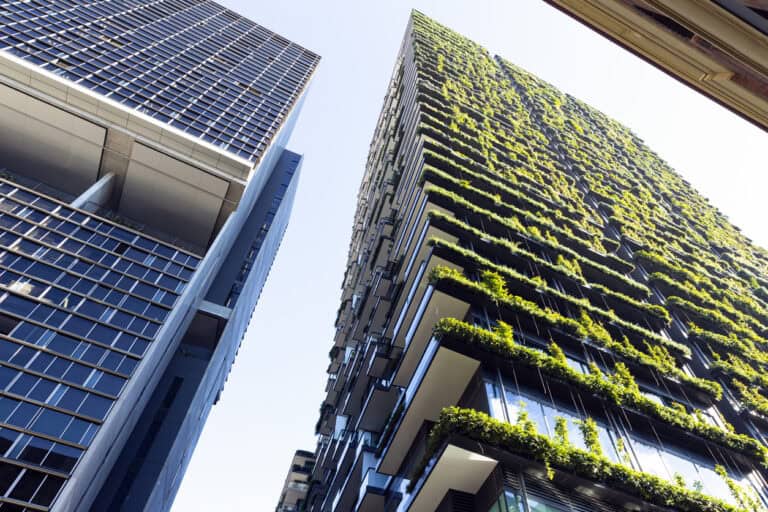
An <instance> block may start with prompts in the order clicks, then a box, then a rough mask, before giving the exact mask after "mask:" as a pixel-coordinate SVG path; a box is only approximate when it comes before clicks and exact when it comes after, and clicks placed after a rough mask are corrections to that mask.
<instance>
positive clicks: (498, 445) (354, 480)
mask: <svg viewBox="0 0 768 512" xmlns="http://www.w3.org/2000/svg"><path fill="white" fill-rule="evenodd" d="M767 270H768V254H766V252H765V251H764V250H763V249H761V248H758V247H756V246H754V245H753V244H752V243H751V242H750V241H749V240H748V239H747V238H746V237H745V236H743V235H742V234H741V233H740V232H739V231H738V229H737V228H735V227H734V226H732V225H731V224H729V223H728V221H727V220H726V219H725V218H724V217H723V216H722V215H721V214H720V213H719V212H718V211H717V210H716V209H715V208H714V207H712V206H711V205H710V204H709V203H707V201H706V200H705V199H703V198H702V197H701V196H700V195H698V194H697V193H696V191H695V190H693V188H692V187H691V186H690V185H689V184H688V183H687V182H685V181H684V180H683V179H682V178H681V177H680V176H679V175H678V174H676V173H675V172H674V171H673V170H671V169H670V168H669V167H668V166H667V164H665V163H664V161H662V160H661V159H660V158H659V157H658V156H657V155H655V154H654V153H653V152H651V150H649V149H648V148H647V147H646V146H645V145H644V144H643V142H642V141H641V140H639V139H638V138H637V137H636V136H635V135H634V134H632V132H630V131H629V130H628V129H626V128H625V127H623V126H621V125H620V124H618V123H617V122H615V121H613V120H611V119H609V118H607V117H606V116H604V115H603V114H601V113H600V112H598V111H596V110H595V109H593V108H591V107H589V106H588V105H585V104H584V103H582V102H580V101H578V100H576V99H575V98H573V97H571V96H568V95H567V94H564V93H562V92H560V91H558V90H557V89H555V88H553V87H552V86H550V85H548V84H547V83H545V82H543V81H541V80H540V79H538V78H536V77H535V76H532V75H531V74H529V73H527V72H525V71H523V70H521V69H519V68H517V67H516V66H514V65H512V64H511V63H509V62H507V61H506V60H504V59H502V58H500V57H492V56H491V55H490V54H489V53H488V52H487V51H486V50H485V49H483V48H482V47H480V46H478V45H477V44H475V43H473V42H472V41H470V40H468V39H466V38H464V37H462V36H460V35H459V34H457V33H455V32H452V31H451V30H449V29H447V28H445V27H443V26H441V25H439V24H437V23H435V22H434V21H432V20H430V19H428V18H427V17H425V16H423V15H421V14H419V13H414V14H413V16H412V18H411V20H410V23H409V26H408V28H407V31H406V35H405V40H404V42H403V45H402V48H401V51H400V54H399V57H398V59H397V63H396V66H395V70H394V75H393V78H392V81H391V83H390V87H389V90H388V93H387V95H386V99H385V104H384V108H383V110H382V113H381V116H380V118H379V122H378V126H377V128H376V131H375V135H374V138H373V143H372V145H371V152H370V155H369V159H368V163H367V168H366V172H365V175H364V178H363V182H362V185H361V188H360V193H359V198H358V207H357V212H356V216H355V222H354V233H353V236H352V241H351V244H350V250H349V258H348V265H347V270H346V273H345V276H344V282H343V293H342V301H341V306H340V308H339V311H338V316H337V320H336V327H337V332H336V337H335V340H334V343H333V347H332V348H331V351H330V360H331V361H330V366H329V368H328V373H329V379H328V384H327V397H326V398H325V400H324V402H323V403H322V406H321V411H320V418H319V421H318V422H317V426H316V428H317V433H318V436H319V443H318V446H317V449H316V453H315V456H316V459H317V460H316V463H315V467H314V473H313V486H312V489H311V490H310V493H309V496H308V498H307V503H308V506H307V510H310V511H312V512H331V511H332V512H352V511H355V512H373V511H382V510H383V511H387V512H389V511H395V510H396V511H402V512H404V511H410V512H434V511H441V512H447V511H480V512H488V511H495V512H500V511H505V512H506V511H515V512H545V511H546V512H559V511H563V512H565V511H587V510H599V511H618V510H646V511H670V510H676V511H688V512H694V511H704V510H706V511H712V512H714V511H718V512H726V511H735V510H737V509H744V510H764V508H763V507H764V503H765V497H766V491H767V490H768V488H766V485H765V471H766V469H765V468H766V466H765V464H766V462H767V461H768V449H766V445H765V441H766V437H765V435H766V432H768V420H767V418H768V393H766V388H765V386H766V385H767V384H768V382H767V381H766V380H765V378H764V373H765V365H766V364H767V363H768V357H767V356H766V351H765V348H766V344H767V343H768V338H767V337H768V327H767V326H768V272H767Z"/></svg>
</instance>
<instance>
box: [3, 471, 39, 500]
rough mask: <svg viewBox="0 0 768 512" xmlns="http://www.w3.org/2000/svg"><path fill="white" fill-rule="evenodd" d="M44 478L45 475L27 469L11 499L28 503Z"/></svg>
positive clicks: (14, 488)
mask: <svg viewBox="0 0 768 512" xmlns="http://www.w3.org/2000/svg"><path fill="white" fill-rule="evenodd" d="M44 477H45V476H44V475H43V473H39V472H37V471H33V470H31V469H27V470H26V471H25V472H24V474H23V475H22V476H21V478H20V479H19V481H18V482H16V485H15V486H14V487H13V491H11V494H10V496H11V498H15V499H17V500H21V501H28V500H29V499H30V498H32V496H33V495H34V494H35V492H36V491H37V488H38V487H39V486H40V484H41V483H42V482H43V478H44Z"/></svg>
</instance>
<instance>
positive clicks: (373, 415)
mask: <svg viewBox="0 0 768 512" xmlns="http://www.w3.org/2000/svg"><path fill="white" fill-rule="evenodd" d="M399 397H400V389H399V388H393V387H392V386H390V385H388V384H387V383H386V382H384V381H382V380H380V379H377V380H375V381H374V382H373V385H372V386H371V390H370V392H369V393H368V397H367V398H366V399H365V402H364V403H363V408H362V412H361V413H360V419H359V420H358V422H357V426H356V429H357V430H367V431H369V432H381V431H382V429H383V428H384V424H385V423H386V421H387V418H388V417H389V414H390V412H391V411H392V410H393V409H394V408H395V404H396V403H397V399H398V398H399Z"/></svg>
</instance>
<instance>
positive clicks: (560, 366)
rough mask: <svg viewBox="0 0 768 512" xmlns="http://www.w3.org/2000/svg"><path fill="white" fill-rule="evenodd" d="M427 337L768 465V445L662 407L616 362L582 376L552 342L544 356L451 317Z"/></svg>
mask: <svg viewBox="0 0 768 512" xmlns="http://www.w3.org/2000/svg"><path fill="white" fill-rule="evenodd" d="M433 335H434V336H435V337H436V338H438V339H452V340H456V341H461V342H465V343H468V344H470V345H473V346H476V347H479V348H481V349H483V350H487V351H489V352H491V353H493V354H494V355H496V356H497V357H501V358H503V359H506V360H510V361H514V362H515V364H519V365H522V366H528V367H530V368H534V369H536V370H538V371H539V372H541V374H543V375H546V376H548V377H550V378H553V379H557V380H561V381H563V382H566V383H568V384H569V385H570V386H571V387H572V389H574V390H577V391H581V392H583V393H587V394H593V395H597V396H600V397H603V398H604V399H606V401H607V402H608V403H612V404H614V405H615V406H617V407H624V408H629V409H634V410H636V411H638V412H640V413H641V414H644V415H647V416H649V417H651V418H653V419H655V420H656V421H661V422H664V423H667V424H669V425H672V426H674V427H677V428H680V429H682V430H685V431H688V432H692V433H693V434H695V435H697V436H699V437H701V438H702V439H706V440H709V441H712V442H714V443H716V444H719V445H721V446H724V447H726V448H729V449H732V450H735V451H737V452H740V453H743V454H745V455H747V456H749V457H751V458H752V459H754V460H756V461H758V462H760V463H762V464H766V463H768V448H766V447H765V446H763V445H762V444H761V443H760V442H759V441H757V440H755V439H754V438H752V437H750V436H746V435H743V434H736V433H734V432H732V431H729V430H723V429H721V428H719V427H716V426H714V425H711V424H709V423H707V422H705V421H703V419H701V418H699V417H697V416H696V415H693V414H689V413H688V412H687V411H686V410H685V408H683V407H681V406H680V405H679V404H678V405H677V406H674V407H667V406H664V405H661V404H658V403H657V402H655V401H653V400H651V399H649V398H648V397H646V396H645V395H643V394H642V393H641V392H640V391H639V389H638V388H637V384H636V383H635V380H634V377H632V375H631V373H629V371H628V369H627V368H626V367H625V366H624V365H622V364H621V363H618V364H617V365H616V368H615V372H614V373H613V374H611V375H610V376H606V375H605V374H603V372H602V371H600V369H599V368H597V367H596V366H595V365H594V363H593V364H592V365H591V371H590V373H588V374H586V375H585V374H582V373H580V372H578V371H576V370H574V369H573V368H571V367H570V366H569V365H568V363H567V361H566V360H565V357H564V355H563V354H562V350H560V348H559V347H557V345H556V344H550V349H549V350H550V354H551V355H548V354H545V353H544V352H542V351H540V350H536V349H533V348H529V347H526V346H524V345H519V344H515V343H512V342H511V341H510V340H508V339H504V338H501V337H500V336H498V335H497V334H496V333H494V332H492V331H488V330H486V329H481V328H479V327H475V326H473V325H470V324H467V323H465V322H462V321H460V320H456V319H453V318H444V319H442V320H440V321H439V322H438V323H437V324H436V325H435V327H434V329H433Z"/></svg>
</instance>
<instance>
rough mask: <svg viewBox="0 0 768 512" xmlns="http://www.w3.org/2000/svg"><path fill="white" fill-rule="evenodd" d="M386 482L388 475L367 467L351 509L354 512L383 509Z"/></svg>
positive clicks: (373, 511) (370, 511)
mask: <svg viewBox="0 0 768 512" xmlns="http://www.w3.org/2000/svg"><path fill="white" fill-rule="evenodd" d="M388 482H389V477H388V476H386V475H382V474H381V473H377V472H376V471H374V470H373V468H369V469H368V471H366V472H365V476H364V477H363V481H362V483H361V484H360V494H359V495H358V498H357V503H356V504H355V508H354V509H353V510H354V512H381V511H382V510H384V502H385V498H386V488H387V484H388Z"/></svg>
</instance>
